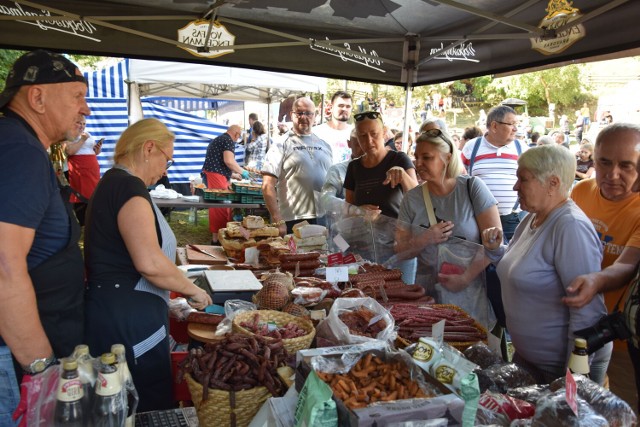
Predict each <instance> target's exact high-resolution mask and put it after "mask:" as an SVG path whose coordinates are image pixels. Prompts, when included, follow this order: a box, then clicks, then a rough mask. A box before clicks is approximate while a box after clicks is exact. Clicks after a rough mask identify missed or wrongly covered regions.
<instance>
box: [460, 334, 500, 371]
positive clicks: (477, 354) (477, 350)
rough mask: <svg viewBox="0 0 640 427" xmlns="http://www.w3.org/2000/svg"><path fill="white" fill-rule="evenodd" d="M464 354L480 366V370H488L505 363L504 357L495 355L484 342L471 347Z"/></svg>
mask: <svg viewBox="0 0 640 427" xmlns="http://www.w3.org/2000/svg"><path fill="white" fill-rule="evenodd" d="M463 353H464V357H466V358H467V359H469V360H470V361H471V362H473V363H475V364H476V365H478V366H480V369H487V368H489V367H491V366H493V365H499V364H502V363H504V360H502V357H501V356H500V355H499V354H497V353H494V352H493V351H492V350H491V349H490V348H489V346H488V345H486V344H485V343H483V342H482V341H479V342H477V343H475V344H472V345H470V346H469V347H467V348H466V349H465V350H464V352H463Z"/></svg>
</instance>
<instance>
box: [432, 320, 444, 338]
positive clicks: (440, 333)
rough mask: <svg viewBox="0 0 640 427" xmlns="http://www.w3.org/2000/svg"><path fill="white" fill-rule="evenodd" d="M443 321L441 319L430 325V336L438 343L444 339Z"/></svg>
mask: <svg viewBox="0 0 640 427" xmlns="http://www.w3.org/2000/svg"><path fill="white" fill-rule="evenodd" d="M444 322H445V320H444V319H442V320H441V321H439V322H438V323H434V324H433V325H431V337H433V339H434V340H436V341H437V342H439V343H441V342H442V340H443V339H444Z"/></svg>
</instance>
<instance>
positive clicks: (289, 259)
mask: <svg viewBox="0 0 640 427" xmlns="http://www.w3.org/2000/svg"><path fill="white" fill-rule="evenodd" d="M278 258H279V260H280V269H281V270H283V271H288V272H291V273H292V274H295V271H296V267H297V268H298V276H313V274H314V272H315V271H316V268H318V267H320V259H319V258H320V253H319V252H308V253H305V254H280V256H279V257H278Z"/></svg>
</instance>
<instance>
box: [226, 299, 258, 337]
mask: <svg viewBox="0 0 640 427" xmlns="http://www.w3.org/2000/svg"><path fill="white" fill-rule="evenodd" d="M257 309H258V307H257V306H256V305H255V304H254V303H252V302H249V301H243V300H240V299H228V300H226V301H225V303H224V315H225V317H224V319H223V320H222V322H220V323H218V327H217V328H216V335H224V334H226V333H230V332H231V330H232V322H233V318H234V317H235V316H236V315H237V314H238V313H242V312H245V311H254V310H257Z"/></svg>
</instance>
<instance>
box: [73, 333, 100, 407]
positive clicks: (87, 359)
mask: <svg viewBox="0 0 640 427" xmlns="http://www.w3.org/2000/svg"><path fill="white" fill-rule="evenodd" d="M71 357H73V358H74V359H76V361H77V362H78V375H79V376H80V381H81V382H82V390H83V393H84V396H83V397H82V410H83V412H84V413H85V416H86V417H87V418H88V417H89V414H90V413H91V399H92V397H93V385H94V384H95V382H96V374H95V372H94V370H93V363H92V362H91V355H90V354H89V346H88V345H86V344H78V345H77V346H76V348H75V349H74V350H73V355H72V356H71Z"/></svg>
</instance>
